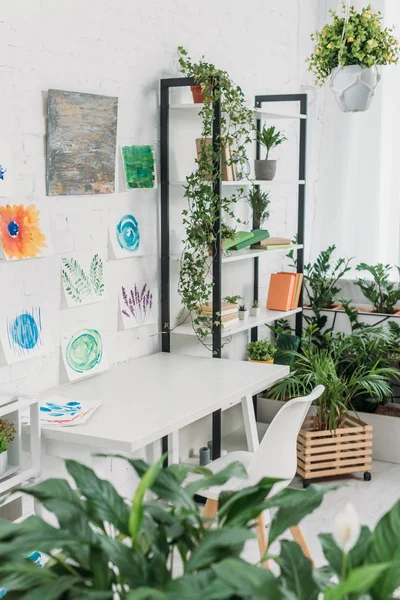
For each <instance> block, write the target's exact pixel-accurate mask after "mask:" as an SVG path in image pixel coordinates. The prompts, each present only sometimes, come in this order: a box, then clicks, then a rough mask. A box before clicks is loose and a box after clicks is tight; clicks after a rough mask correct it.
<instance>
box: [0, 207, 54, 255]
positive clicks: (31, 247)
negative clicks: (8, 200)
mask: <svg viewBox="0 0 400 600" xmlns="http://www.w3.org/2000/svg"><path fill="white" fill-rule="evenodd" d="M0 240H1V247H2V251H3V254H4V257H5V258H6V259H7V260H22V259H24V258H39V257H42V256H49V254H51V253H52V246H51V241H50V227H49V219H48V215H47V213H46V212H44V211H42V210H39V209H38V208H37V207H36V206H35V205H34V204H29V205H28V206H27V205H25V204H14V205H12V206H10V205H9V204H7V205H5V206H4V205H3V206H1V205H0Z"/></svg>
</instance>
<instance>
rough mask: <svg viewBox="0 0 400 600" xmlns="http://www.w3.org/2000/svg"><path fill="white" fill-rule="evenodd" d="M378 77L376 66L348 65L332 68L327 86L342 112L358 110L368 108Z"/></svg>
mask: <svg viewBox="0 0 400 600" xmlns="http://www.w3.org/2000/svg"><path fill="white" fill-rule="evenodd" d="M379 79H380V75H379V73H378V68H377V67H376V66H373V67H371V68H370V69H365V68H363V67H361V66H360V65H348V66H345V67H336V68H335V69H333V71H332V73H331V76H330V82H329V87H330V88H331V90H332V92H333V93H334V95H335V98H336V103H337V105H338V106H339V108H340V109H341V110H342V111H343V112H359V111H364V110H367V109H368V107H369V105H370V103H371V100H372V96H373V95H374V92H375V88H376V86H377V84H378V81H379Z"/></svg>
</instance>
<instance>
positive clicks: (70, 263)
mask: <svg viewBox="0 0 400 600" xmlns="http://www.w3.org/2000/svg"><path fill="white" fill-rule="evenodd" d="M62 261H63V265H64V268H63V270H62V272H61V276H62V280H63V282H64V286H65V291H66V293H67V294H68V295H69V296H70V297H71V298H72V299H73V300H74V301H75V302H77V303H82V302H83V301H84V300H87V299H88V298H90V297H91V296H102V295H103V293H104V279H103V261H102V260H101V258H100V257H99V255H98V254H95V255H94V256H93V258H92V261H91V263H90V268H89V272H88V273H86V271H85V270H84V269H83V268H82V267H81V265H80V264H79V262H78V261H77V260H75V259H74V258H63V259H62Z"/></svg>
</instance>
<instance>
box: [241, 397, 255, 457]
mask: <svg viewBox="0 0 400 600" xmlns="http://www.w3.org/2000/svg"><path fill="white" fill-rule="evenodd" d="M242 411H243V420H244V429H245V431H246V440H247V447H248V450H249V452H255V451H256V450H257V448H258V446H259V441H258V432H257V423H256V416H255V413H254V406H253V398H252V396H246V397H245V398H242Z"/></svg>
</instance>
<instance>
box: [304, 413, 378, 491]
mask: <svg viewBox="0 0 400 600" xmlns="http://www.w3.org/2000/svg"><path fill="white" fill-rule="evenodd" d="M371 463H372V425H366V424H365V423H363V422H362V421H360V420H359V419H357V418H356V417H354V416H352V415H346V417H345V420H344V423H343V425H342V427H340V429H336V431H328V430H327V431H318V430H317V418H316V417H315V416H313V417H306V419H305V420H304V424H303V427H302V429H301V430H300V433H299V436H298V438H297V473H298V474H299V475H300V476H301V477H303V479H304V482H305V484H306V483H308V481H309V480H310V479H317V478H320V477H331V476H336V475H344V474H346V473H357V472H363V473H364V479H366V480H370V479H371V466H372V465H371Z"/></svg>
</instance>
